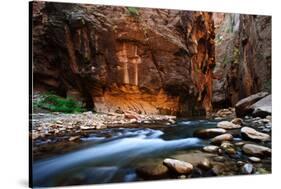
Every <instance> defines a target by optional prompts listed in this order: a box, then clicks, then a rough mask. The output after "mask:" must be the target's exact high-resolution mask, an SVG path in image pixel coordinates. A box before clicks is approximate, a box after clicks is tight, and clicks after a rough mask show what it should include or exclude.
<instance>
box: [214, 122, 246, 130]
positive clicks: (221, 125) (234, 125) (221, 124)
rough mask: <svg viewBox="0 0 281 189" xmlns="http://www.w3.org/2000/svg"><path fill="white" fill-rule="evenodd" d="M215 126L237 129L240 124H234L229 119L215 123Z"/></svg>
mask: <svg viewBox="0 0 281 189" xmlns="http://www.w3.org/2000/svg"><path fill="white" fill-rule="evenodd" d="M217 127H219V128H223V129H238V128H240V127H241V125H236V124H234V123H232V122H229V121H221V122H219V123H218V124H217Z"/></svg>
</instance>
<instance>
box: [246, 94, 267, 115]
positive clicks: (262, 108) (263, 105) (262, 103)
mask: <svg viewBox="0 0 281 189" xmlns="http://www.w3.org/2000/svg"><path fill="white" fill-rule="evenodd" d="M250 109H252V110H253V113H252V115H253V116H255V117H266V116H268V115H271V113H272V99H271V95H268V96H266V97H264V98H263V99H261V100H259V101H257V102H256V103H255V104H253V105H252V106H251V107H250Z"/></svg>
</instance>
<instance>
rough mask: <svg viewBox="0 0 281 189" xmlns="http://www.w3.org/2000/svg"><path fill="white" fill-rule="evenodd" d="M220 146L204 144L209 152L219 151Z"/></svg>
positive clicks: (204, 149) (205, 149)
mask: <svg viewBox="0 0 281 189" xmlns="http://www.w3.org/2000/svg"><path fill="white" fill-rule="evenodd" d="M218 149H219V147H218V146H214V145H209V146H204V148H203V151H205V152H208V153H217V152H218Z"/></svg>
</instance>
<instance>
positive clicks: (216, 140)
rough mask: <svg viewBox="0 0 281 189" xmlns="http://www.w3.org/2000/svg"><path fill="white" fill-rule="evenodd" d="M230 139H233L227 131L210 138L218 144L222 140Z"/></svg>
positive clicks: (213, 142)
mask: <svg viewBox="0 0 281 189" xmlns="http://www.w3.org/2000/svg"><path fill="white" fill-rule="evenodd" d="M231 140H233V136H232V135H231V134H229V133H226V134H222V135H219V136H216V137H215V138H212V139H211V143H212V144H218V145H220V144H221V143H222V142H223V141H231Z"/></svg>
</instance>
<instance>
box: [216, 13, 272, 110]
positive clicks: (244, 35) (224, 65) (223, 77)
mask: <svg viewBox="0 0 281 189" xmlns="http://www.w3.org/2000/svg"><path fill="white" fill-rule="evenodd" d="M213 18H214V23H215V28H216V29H215V33H216V39H215V43H216V55H215V57H216V67H215V69H214V71H213V74H214V80H213V96H212V104H213V106H214V108H222V107H228V106H234V105H235V103H236V102H237V101H238V100H240V99H242V98H245V97H247V96H249V95H252V94H255V93H257V92H260V91H267V92H269V93H271V17H270V16H256V15H242V14H224V13H214V14H213Z"/></svg>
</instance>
